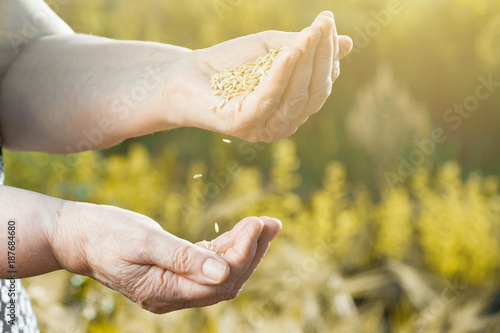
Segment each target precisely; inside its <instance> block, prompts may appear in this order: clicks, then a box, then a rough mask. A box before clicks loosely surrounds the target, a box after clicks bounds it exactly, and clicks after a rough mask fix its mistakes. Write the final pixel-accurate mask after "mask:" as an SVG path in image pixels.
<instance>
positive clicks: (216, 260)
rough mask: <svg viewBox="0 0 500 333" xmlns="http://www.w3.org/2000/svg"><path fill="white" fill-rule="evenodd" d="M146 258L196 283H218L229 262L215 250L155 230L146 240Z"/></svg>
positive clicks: (224, 277) (226, 275)
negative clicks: (147, 243) (214, 251)
mask: <svg viewBox="0 0 500 333" xmlns="http://www.w3.org/2000/svg"><path fill="white" fill-rule="evenodd" d="M149 244H150V245H149V250H150V251H149V253H148V254H147V255H148V256H149V259H150V260H148V262H150V263H153V264H154V265H156V266H158V267H161V268H163V269H165V270H168V271H171V272H173V273H176V274H179V275H182V276H184V277H186V278H188V279H190V280H192V281H194V282H197V283H200V284H208V285H214V284H220V283H222V282H223V281H224V280H225V279H226V278H227V277H228V275H229V271H230V268H229V265H228V264H227V263H226V262H225V261H224V260H223V259H222V258H221V257H219V256H218V255H216V254H215V253H213V252H211V251H209V250H207V249H203V248H201V247H199V246H196V245H194V244H193V243H190V242H188V241H186V240H183V239H180V238H178V237H176V236H174V235H172V234H170V233H168V232H166V231H165V230H161V231H160V230H158V231H157V232H156V233H155V235H154V236H153V237H151V240H150V242H149Z"/></svg>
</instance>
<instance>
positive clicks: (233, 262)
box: [49, 202, 281, 313]
mask: <svg viewBox="0 0 500 333" xmlns="http://www.w3.org/2000/svg"><path fill="white" fill-rule="evenodd" d="M67 220H69V221H70V222H72V223H68V222H67ZM75 222H76V223H75ZM280 229H281V223H280V222H279V221H278V220H276V219H271V218H268V217H261V218H257V217H249V218H246V219H243V220H242V221H240V222H239V223H238V224H236V226H235V227H234V228H233V229H232V230H231V231H229V232H226V233H224V234H222V235H220V236H219V237H217V238H216V239H215V240H214V242H215V244H216V245H217V246H216V248H215V251H216V252H218V253H224V256H223V257H220V256H218V255H217V254H215V253H214V252H211V251H209V250H208V249H207V248H206V246H205V245H204V243H202V242H200V243H198V244H192V243H190V242H188V241H185V240H182V239H180V238H177V237H175V236H174V235H172V234H170V233H168V232H166V231H164V230H163V229H162V228H161V227H160V225H159V224H157V223H156V222H154V221H153V220H151V219H149V218H148V217H146V216H143V215H140V214H137V213H134V212H131V211H127V210H123V209H119V208H116V207H111V206H99V205H91V204H83V203H73V202H67V203H66V204H65V208H64V209H63V213H62V217H61V218H60V221H59V222H58V225H57V228H51V229H49V230H50V232H49V235H50V239H51V244H52V249H53V253H54V255H55V257H56V259H57V261H58V262H59V264H60V265H61V267H63V268H65V269H66V270H68V271H70V272H74V273H78V274H83V275H87V276H90V277H92V278H94V279H96V280H98V281H99V282H101V283H103V284H104V285H106V286H108V287H110V288H112V289H115V290H117V291H119V292H121V293H122V294H123V295H125V296H126V297H128V298H129V299H131V300H132V301H134V302H136V303H137V304H139V305H140V306H141V307H143V308H145V309H147V310H149V311H151V312H154V313H165V312H170V311H174V310H178V309H183V308H189V307H200V306H206V305H211V304H215V303H218V302H220V301H223V300H228V299H232V298H234V297H236V296H237V295H238V293H239V291H240V290H241V288H242V287H243V284H244V283H245V282H246V281H247V280H248V278H249V277H250V276H251V275H252V273H253V272H254V270H255V269H256V268H257V265H258V264H259V263H260V261H261V259H262V257H263V256H264V254H265V253H266V251H267V249H268V247H269V244H270V242H271V240H272V239H273V238H274V237H275V236H276V234H277V233H278V231H279V230H280ZM210 262H211V263H212V265H211V266H210Z"/></svg>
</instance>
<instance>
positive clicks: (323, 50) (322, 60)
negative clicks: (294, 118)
mask: <svg viewBox="0 0 500 333" xmlns="http://www.w3.org/2000/svg"><path fill="white" fill-rule="evenodd" d="M322 14H323V15H321V14H320V16H318V18H319V19H317V20H315V21H314V23H313V26H315V27H317V28H318V29H320V30H321V39H320V41H319V42H318V46H317V47H316V53H315V55H314V65H313V71H312V76H311V83H310V84H309V99H308V101H307V103H306V106H305V108H304V110H303V111H302V113H301V114H300V116H299V117H301V118H307V117H309V116H310V115H311V114H313V113H315V112H317V111H318V110H319V109H320V108H321V107H322V106H323V103H325V101H326V99H327V98H328V96H329V95H330V92H331V90H332V79H331V73H332V70H333V63H334V52H335V50H334V49H335V47H336V45H335V44H334V42H335V43H336V41H337V38H336V33H335V21H334V20H333V14H332V13H331V12H324V13H322Z"/></svg>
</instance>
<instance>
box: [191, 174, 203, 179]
mask: <svg viewBox="0 0 500 333" xmlns="http://www.w3.org/2000/svg"><path fill="white" fill-rule="evenodd" d="M201 177H203V175H202V174H201V173H197V174H196V175H194V176H193V179H198V178H201Z"/></svg>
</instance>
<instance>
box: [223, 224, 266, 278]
mask: <svg viewBox="0 0 500 333" xmlns="http://www.w3.org/2000/svg"><path fill="white" fill-rule="evenodd" d="M263 229H264V222H263V221H262V220H261V219H260V218H252V219H248V220H246V221H245V224H244V226H243V227H242V228H241V229H240V230H239V231H238V233H237V234H236V235H234V239H233V242H232V246H231V247H229V248H228V249H223V250H224V260H225V261H226V262H227V263H228V264H229V266H230V267H231V274H230V276H229V277H228V278H227V279H226V283H232V284H234V283H236V282H237V281H238V280H239V279H240V277H241V276H242V275H243V274H244V273H245V272H246V271H247V269H248V267H249V266H250V264H251V263H252V261H253V259H254V257H255V254H256V252H257V248H258V241H259V239H260V237H261V234H262V231H263Z"/></svg>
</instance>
